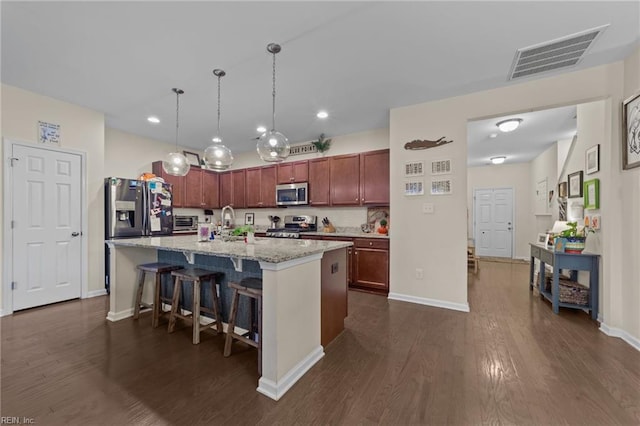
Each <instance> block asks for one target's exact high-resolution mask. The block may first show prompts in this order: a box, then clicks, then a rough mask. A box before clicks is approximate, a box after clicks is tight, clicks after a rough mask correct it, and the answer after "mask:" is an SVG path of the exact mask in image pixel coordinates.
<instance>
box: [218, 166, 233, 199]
mask: <svg viewBox="0 0 640 426" xmlns="http://www.w3.org/2000/svg"><path fill="white" fill-rule="evenodd" d="M218 179H219V181H220V206H221V207H224V206H228V205H231V203H232V197H233V191H232V190H233V177H232V176H231V172H224V173H221V174H220V177H219V178H218Z"/></svg>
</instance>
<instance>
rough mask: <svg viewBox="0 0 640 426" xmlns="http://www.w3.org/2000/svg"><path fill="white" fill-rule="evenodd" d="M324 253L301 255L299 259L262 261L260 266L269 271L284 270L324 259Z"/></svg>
mask: <svg viewBox="0 0 640 426" xmlns="http://www.w3.org/2000/svg"><path fill="white" fill-rule="evenodd" d="M323 254H324V252H322V253H315V254H310V255H309V256H305V257H300V258H298V259H292V260H285V261H284V262H279V263H270V262H262V261H261V262H260V268H261V269H262V270H267V271H282V270H283V269H289V268H293V267H294V266H298V265H303V264H305V263H309V262H313V261H314V260H320V259H322V255H323Z"/></svg>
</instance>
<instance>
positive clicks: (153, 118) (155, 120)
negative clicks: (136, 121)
mask: <svg viewBox="0 0 640 426" xmlns="http://www.w3.org/2000/svg"><path fill="white" fill-rule="evenodd" d="M147 121H148V122H149V123H153V124H158V123H160V119H159V118H158V117H156V116H154V115H152V116H149V117H147Z"/></svg>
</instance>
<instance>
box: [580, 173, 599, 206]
mask: <svg viewBox="0 0 640 426" xmlns="http://www.w3.org/2000/svg"><path fill="white" fill-rule="evenodd" d="M584 208H585V209H590V210H594V209H599V208H600V179H591V180H587V181H585V182H584Z"/></svg>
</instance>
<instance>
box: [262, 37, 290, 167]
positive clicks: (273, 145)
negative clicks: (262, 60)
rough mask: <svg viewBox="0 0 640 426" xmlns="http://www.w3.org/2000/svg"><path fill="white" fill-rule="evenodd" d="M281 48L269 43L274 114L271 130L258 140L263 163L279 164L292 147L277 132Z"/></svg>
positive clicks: (272, 115)
mask: <svg viewBox="0 0 640 426" xmlns="http://www.w3.org/2000/svg"><path fill="white" fill-rule="evenodd" d="M280 50H281V47H280V45H279V44H276V43H269V45H268V46H267V52H269V53H271V54H273V92H272V97H273V101H272V114H271V130H269V131H267V132H264V133H263V134H262V136H260V138H258V145H257V147H256V148H257V150H258V155H260V158H262V160H263V161H266V162H269V163H279V162H281V161H283V160H284V159H285V158H287V157H288V156H289V152H290V151H291V147H290V146H289V141H288V140H287V138H286V137H285V136H284V135H283V134H282V133H280V132H278V131H277V130H276V53H278V52H280Z"/></svg>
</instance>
